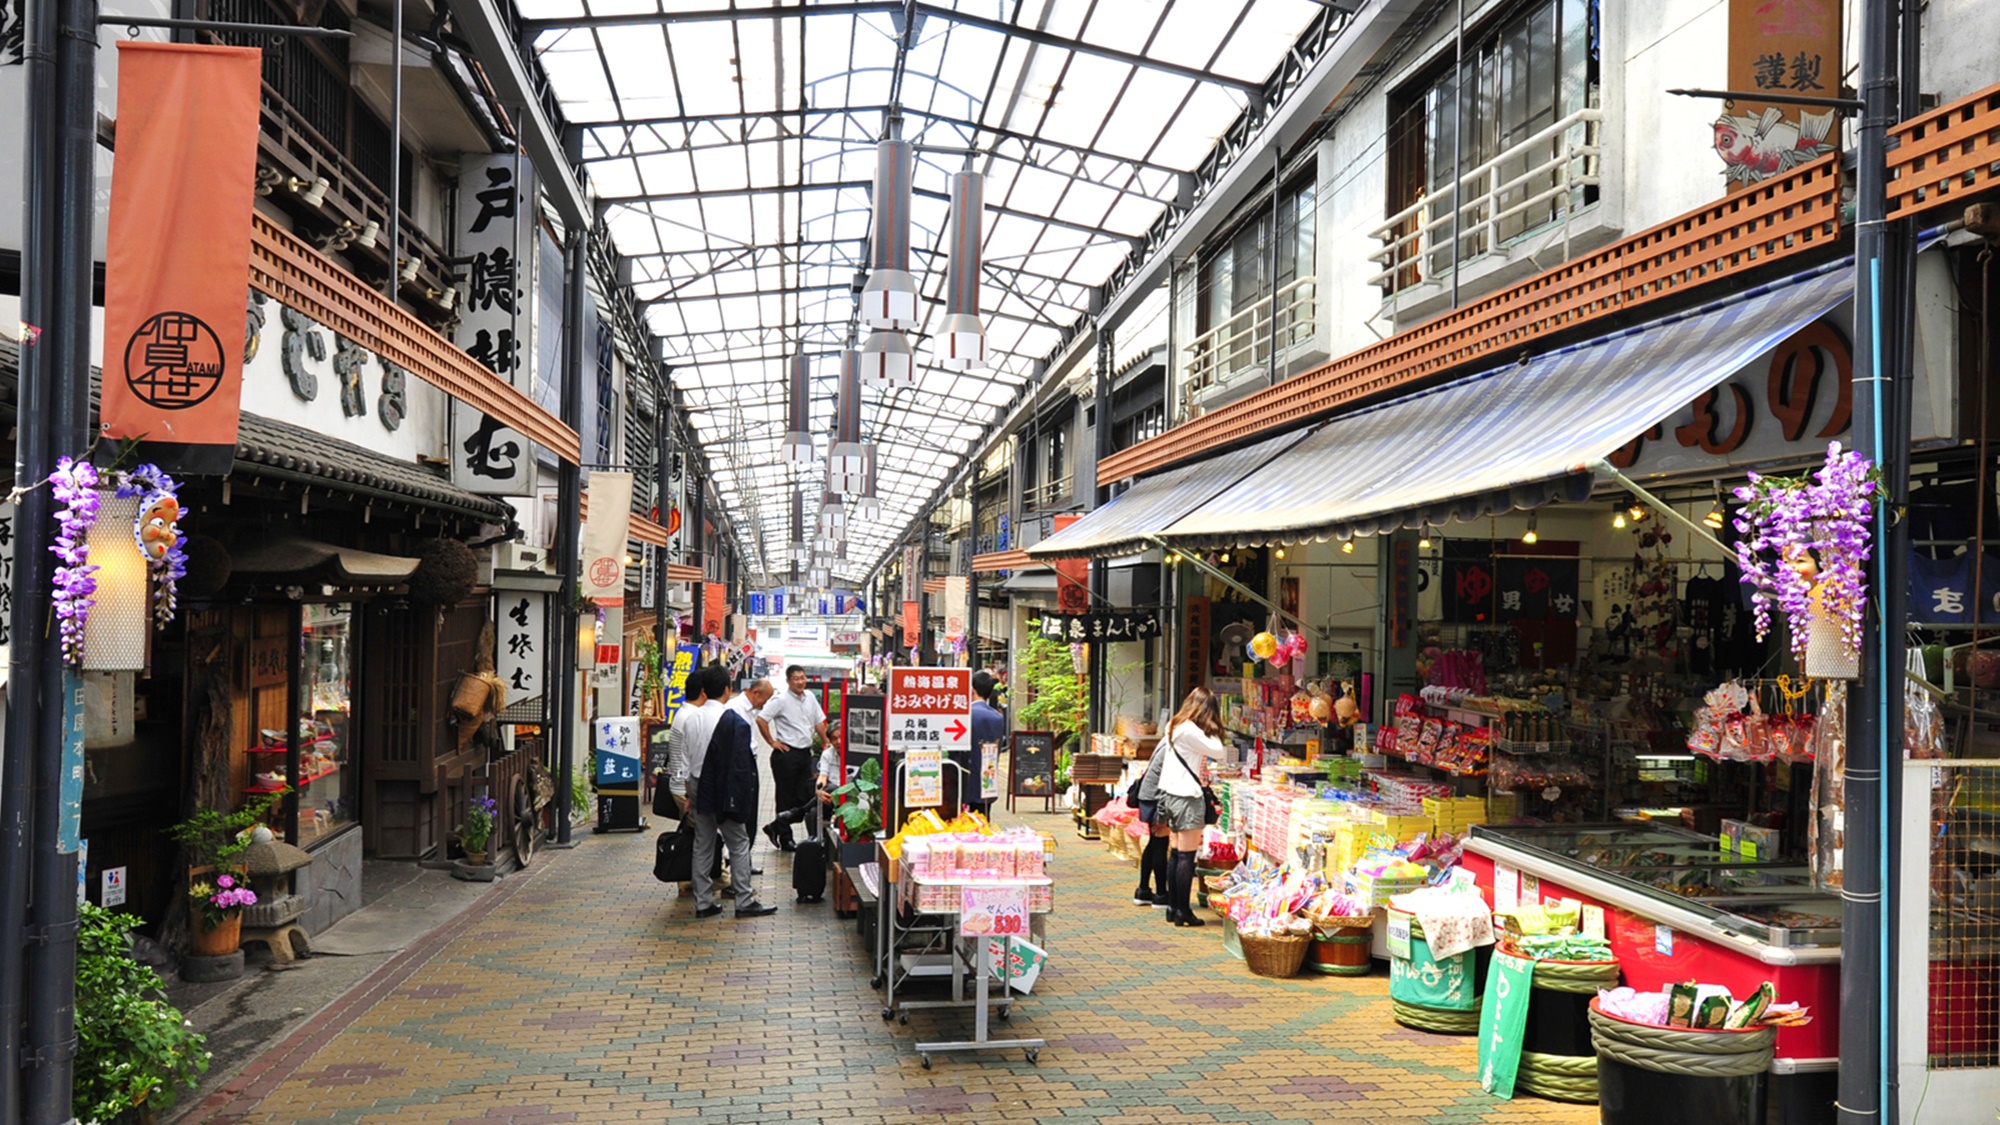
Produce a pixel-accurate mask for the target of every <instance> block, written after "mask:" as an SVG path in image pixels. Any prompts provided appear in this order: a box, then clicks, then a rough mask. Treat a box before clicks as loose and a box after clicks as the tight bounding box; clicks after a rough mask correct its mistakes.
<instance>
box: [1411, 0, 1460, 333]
mask: <svg viewBox="0 0 2000 1125" xmlns="http://www.w3.org/2000/svg"><path fill="white" fill-rule="evenodd" d="M1453 42H1454V44H1455V46H1454V47H1453V55H1452V59H1453V61H1452V64H1451V66H1452V70H1451V307H1452V308H1457V307H1458V258H1459V251H1460V248H1459V237H1458V223H1459V216H1461V215H1463V214H1465V198H1464V196H1465V176H1464V171H1465V156H1464V154H1465V0H1458V31H1457V34H1456V36H1455V37H1454V39H1453ZM1418 245H1419V246H1421V245H1422V243H1421V242H1419V243H1418Z"/></svg>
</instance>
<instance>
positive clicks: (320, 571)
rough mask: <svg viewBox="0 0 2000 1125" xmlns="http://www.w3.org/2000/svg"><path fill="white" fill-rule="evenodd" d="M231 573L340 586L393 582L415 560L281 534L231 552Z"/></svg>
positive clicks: (398, 580) (408, 571) (403, 576)
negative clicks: (233, 552) (330, 583)
mask: <svg viewBox="0 0 2000 1125" xmlns="http://www.w3.org/2000/svg"><path fill="white" fill-rule="evenodd" d="M230 562H231V573H233V574H234V575H235V576H237V577H239V578H263V577H270V578H285V579H289V580H293V581H299V582H304V581H308V580H312V581H322V582H332V583H335V584H337V585H342V586H394V585H397V584H398V583H401V582H404V581H406V580H407V579H408V578H409V577H410V575H412V574H414V573H416V569H417V562H418V560H416V559H413V558H408V557H405V556H403V555H380V554H376V553H375V552H374V551H362V550H357V549H355V548H353V547H336V546H334V545H333V544H331V543H322V542H320V541H319V540H317V539H303V538H299V537H297V536H281V537H279V538H276V539H267V540H264V541H263V542H260V543H258V544H257V545H256V546H254V547H247V548H245V549H243V550H240V551H237V552H235V554H234V555H233V556H232V558H231V559H230Z"/></svg>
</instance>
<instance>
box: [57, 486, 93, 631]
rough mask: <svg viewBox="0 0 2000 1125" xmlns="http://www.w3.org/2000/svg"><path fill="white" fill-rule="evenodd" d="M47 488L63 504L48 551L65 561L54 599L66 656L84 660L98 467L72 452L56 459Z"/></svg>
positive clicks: (91, 572)
mask: <svg viewBox="0 0 2000 1125" xmlns="http://www.w3.org/2000/svg"><path fill="white" fill-rule="evenodd" d="M49 488H50V490H51V491H52V492H53V494H54V495H55V498H56V503H58V504H61V505H62V508H61V510H60V511H58V512H57V513H56V538H55V542H54V543H53V544H51V545H50V547H49V551H50V552H51V553H53V554H54V555H55V556H56V558H58V559H61V560H62V565H61V566H59V567H56V570H55V577H54V580H53V587H54V588H53V591H52V592H51V594H50V600H51V601H52V602H53V603H54V604H55V613H56V622H57V624H58V626H59V627H60V628H61V631H62V647H63V659H64V660H66V661H68V662H69V663H71V664H81V663H83V625H84V622H85V621H87V620H88V619H89V618H90V607H91V606H92V605H95V604H96V601H97V599H96V598H95V597H94V596H93V595H95V594H96V593H97V579H96V577H94V575H95V574H96V571H97V568H96V567H95V566H93V565H91V562H90V545H89V536H90V529H91V527H92V526H93V525H94V524H96V523H97V469H96V468H95V467H94V466H92V465H91V464H90V462H88V461H72V460H70V459H69V458H68V457H64V458H61V459H59V460H57V461H56V471H55V472H53V473H50V474H49Z"/></svg>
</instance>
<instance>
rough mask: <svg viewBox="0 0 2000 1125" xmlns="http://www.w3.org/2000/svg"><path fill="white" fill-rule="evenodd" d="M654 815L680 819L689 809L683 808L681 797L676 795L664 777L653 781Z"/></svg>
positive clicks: (665, 818) (666, 818) (661, 817)
mask: <svg viewBox="0 0 2000 1125" xmlns="http://www.w3.org/2000/svg"><path fill="white" fill-rule="evenodd" d="M653 815H654V816H657V817H659V818H660V819H662V820H680V819H682V818H684V817H685V816H686V815H687V810H685V809H683V808H681V799H680V798H679V797H676V796H675V795H674V791H673V788H672V787H671V786H669V785H668V784H667V779H666V778H664V777H663V778H661V779H659V780H658V781H655V782H654V783H653Z"/></svg>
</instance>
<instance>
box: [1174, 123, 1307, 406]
mask: <svg viewBox="0 0 2000 1125" xmlns="http://www.w3.org/2000/svg"><path fill="white" fill-rule="evenodd" d="M1284 175H1285V153H1284V149H1283V148H1281V147H1280V146H1279V145H1277V144H1275V143H1274V144H1272V145H1271V253H1270V255H1269V257H1268V259H1267V262H1268V264H1269V266H1270V269H1271V277H1270V284H1269V285H1268V288H1269V289H1270V291H1271V311H1270V317H1269V324H1267V325H1266V332H1265V335H1266V337H1267V339H1266V346H1267V347H1268V348H1269V349H1270V355H1271V358H1270V359H1269V360H1268V361H1267V362H1266V364H1265V366H1264V375H1265V379H1264V383H1265V385H1267V386H1276V385H1277V383H1278V381H1279V380H1281V379H1283V378H1284V377H1285V373H1284V371H1283V370H1282V369H1281V368H1280V367H1279V366H1278V227H1279V224H1280V219H1279V217H1278V202H1279V192H1278V189H1279V187H1280V186H1281V185H1280V183H1279V181H1281V180H1282V179H1284ZM1170 315H1171V314H1170Z"/></svg>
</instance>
